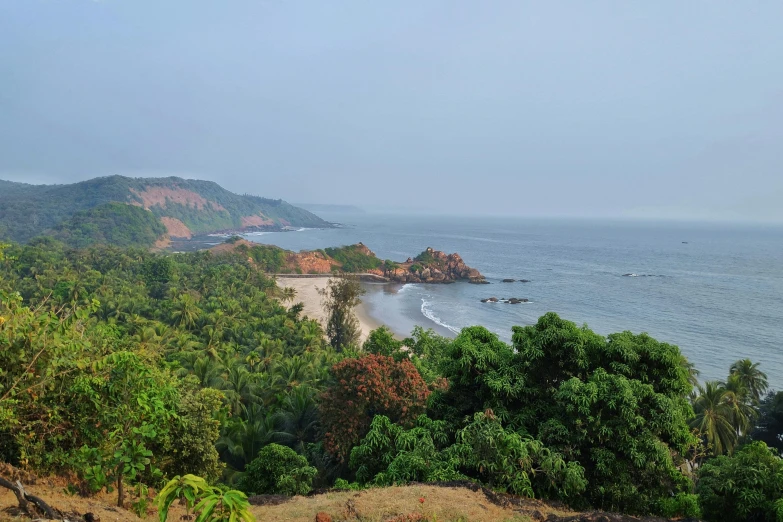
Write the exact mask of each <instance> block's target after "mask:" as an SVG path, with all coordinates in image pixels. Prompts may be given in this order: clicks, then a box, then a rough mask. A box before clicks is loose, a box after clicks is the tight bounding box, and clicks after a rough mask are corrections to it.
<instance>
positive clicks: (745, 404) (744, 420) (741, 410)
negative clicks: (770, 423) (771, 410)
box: [723, 374, 757, 437]
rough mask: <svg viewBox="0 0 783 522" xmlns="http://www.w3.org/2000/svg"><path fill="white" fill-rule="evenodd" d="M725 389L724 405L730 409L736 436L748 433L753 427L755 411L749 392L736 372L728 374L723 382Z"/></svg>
mask: <svg viewBox="0 0 783 522" xmlns="http://www.w3.org/2000/svg"><path fill="white" fill-rule="evenodd" d="M723 387H724V388H725V389H726V391H727V392H729V393H727V394H726V405H727V406H729V408H730V409H731V424H732V425H733V426H734V429H735V430H736V431H737V436H738V437H741V436H742V435H744V434H746V433H748V432H749V431H750V429H751V428H752V427H753V421H754V420H755V419H756V416H757V411H756V408H755V407H753V405H752V398H751V397H750V392H749V391H748V388H747V387H746V386H745V384H744V383H743V382H742V379H740V376H739V375H737V374H732V375H729V378H728V379H727V380H726V382H725V383H724V384H723Z"/></svg>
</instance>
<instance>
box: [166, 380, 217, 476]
mask: <svg viewBox="0 0 783 522" xmlns="http://www.w3.org/2000/svg"><path fill="white" fill-rule="evenodd" d="M224 399H225V395H224V393H223V392H221V391H219V390H215V389H212V388H202V389H196V390H188V391H187V392H185V393H183V394H182V396H181V398H180V402H179V405H178V408H177V415H176V416H175V417H174V419H173V423H172V426H171V437H170V439H169V441H170V442H169V446H170V447H167V448H165V449H164V451H165V452H166V453H167V454H169V455H171V457H170V459H169V460H167V461H166V462H165V463H163V464H162V469H163V470H164V471H165V472H166V473H167V474H169V475H179V474H182V473H185V472H187V471H189V472H190V474H194V475H198V476H202V477H206V479H207V480H209V481H216V480H218V479H219V478H220V476H221V473H222V471H223V468H224V467H225V464H223V463H222V462H220V456H219V454H218V451H217V449H216V448H215V443H216V442H217V440H218V438H219V437H220V420H219V419H218V418H216V414H218V413H219V412H220V411H221V410H222V408H223V401H224Z"/></svg>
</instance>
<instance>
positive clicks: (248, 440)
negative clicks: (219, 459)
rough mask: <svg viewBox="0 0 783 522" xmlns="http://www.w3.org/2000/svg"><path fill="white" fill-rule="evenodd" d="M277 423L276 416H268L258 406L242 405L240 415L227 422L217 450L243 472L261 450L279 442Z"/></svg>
mask: <svg viewBox="0 0 783 522" xmlns="http://www.w3.org/2000/svg"><path fill="white" fill-rule="evenodd" d="M277 423H278V418H277V416H276V415H274V414H268V413H267V412H266V411H265V410H264V409H263V407H261V406H260V405H258V404H251V405H250V406H245V405H242V415H241V416H240V417H234V418H233V419H232V420H231V421H230V422H229V424H228V426H226V429H225V431H224V433H223V434H222V435H221V436H220V438H219V439H218V441H217V448H218V450H219V451H222V452H226V453H228V455H230V456H231V457H233V459H232V461H233V462H232V463H233V464H234V467H236V468H237V469H238V470H240V471H243V470H244V469H245V466H247V465H248V464H250V462H252V461H253V459H254V458H256V455H258V452H259V451H261V448H263V447H264V446H266V445H267V444H269V443H271V442H275V441H277V440H279V438H280V432H278V431H277Z"/></svg>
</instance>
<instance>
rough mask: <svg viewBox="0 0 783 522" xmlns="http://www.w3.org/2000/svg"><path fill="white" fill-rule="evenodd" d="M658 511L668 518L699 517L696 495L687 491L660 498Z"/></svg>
mask: <svg viewBox="0 0 783 522" xmlns="http://www.w3.org/2000/svg"><path fill="white" fill-rule="evenodd" d="M658 511H659V512H660V514H661V515H663V516H665V517H668V518H695V519H698V518H701V508H700V507H699V497H698V495H693V494H688V493H677V494H676V495H675V496H673V497H668V498H664V499H662V500H661V501H660V506H659V509H658Z"/></svg>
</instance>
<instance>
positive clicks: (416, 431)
mask: <svg viewBox="0 0 783 522" xmlns="http://www.w3.org/2000/svg"><path fill="white" fill-rule="evenodd" d="M447 443H448V435H447V434H446V424H445V423H444V422H442V421H433V420H431V419H429V418H428V417H427V416H426V415H421V416H419V417H418V419H416V424H415V425H414V426H413V427H411V428H409V429H406V428H404V427H402V426H400V425H399V424H393V423H392V422H391V421H390V420H389V418H388V417H386V416H384V415H376V416H375V417H374V418H373V420H372V424H371V425H370V431H369V432H368V433H367V435H366V436H365V437H364V439H362V441H361V443H360V444H359V445H357V446H355V447H354V448H353V449H352V450H351V459H350V465H351V468H352V469H354V470H356V478H357V480H358V481H359V483H360V484H372V485H377V486H391V485H394V484H405V483H408V482H436V481H445V480H459V479H464V478H466V477H465V475H463V474H461V473H460V472H459V471H458V469H459V467H460V466H461V464H462V462H461V460H460V459H459V458H458V457H457V456H456V455H454V453H453V452H444V451H443V449H444V448H445V447H446V444H447ZM335 487H337V485H336V484H335Z"/></svg>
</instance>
